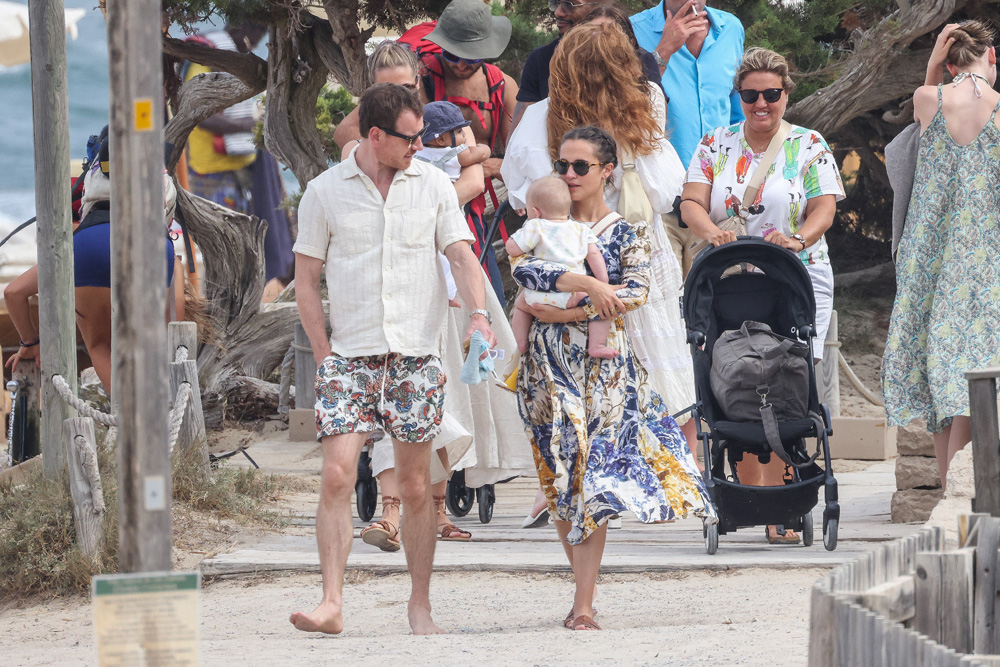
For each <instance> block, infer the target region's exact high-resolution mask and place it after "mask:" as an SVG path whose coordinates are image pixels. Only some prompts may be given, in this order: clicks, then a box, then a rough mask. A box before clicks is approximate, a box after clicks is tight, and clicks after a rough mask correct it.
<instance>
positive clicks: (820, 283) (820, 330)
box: [806, 264, 833, 359]
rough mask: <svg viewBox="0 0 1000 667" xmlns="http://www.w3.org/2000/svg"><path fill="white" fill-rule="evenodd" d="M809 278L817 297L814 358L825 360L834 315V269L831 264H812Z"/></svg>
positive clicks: (809, 269)
mask: <svg viewBox="0 0 1000 667" xmlns="http://www.w3.org/2000/svg"><path fill="white" fill-rule="evenodd" d="M806 271H808V272H809V278H810V279H811V280H812V285H813V294H814V295H815V297H816V338H814V339H813V356H814V357H815V358H817V359H822V358H823V348H824V347H826V345H825V344H824V342H825V341H826V332H827V331H829V330H830V315H831V313H833V267H831V266H830V265H829V264H811V265H809V266H806Z"/></svg>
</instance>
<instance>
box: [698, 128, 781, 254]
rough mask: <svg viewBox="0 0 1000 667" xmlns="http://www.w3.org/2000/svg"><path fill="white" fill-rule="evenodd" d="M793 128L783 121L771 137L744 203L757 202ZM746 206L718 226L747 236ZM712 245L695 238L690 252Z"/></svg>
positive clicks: (750, 183)
mask: <svg viewBox="0 0 1000 667" xmlns="http://www.w3.org/2000/svg"><path fill="white" fill-rule="evenodd" d="M791 130H792V126H791V125H789V124H788V122H787V121H784V120H783V121H781V126H780V127H779V128H778V131H777V132H775V133H774V136H773V137H771V141H770V143H768V144H767V150H766V151H764V155H763V157H761V159H760V164H758V165H757V168H756V169H755V170H754V172H753V176H751V177H750V182H749V183H747V189H746V191H745V192H744V193H743V201H747V202H750V205H751V206H752V205H753V203H754V202H755V201H756V200H757V195H758V194H759V193H760V186H761V185H763V184H764V178H765V177H766V176H767V172H768V170H770V169H771V165H772V164H773V163H774V158H776V157H777V156H778V151H780V150H781V145H782V144H783V143H785V139H787V138H788V133H789V132H791ZM743 210H744V206H743V203H742V202H740V203H739V204H737V207H736V214H735V215H731V216H729V217H728V218H726V219H725V220H723V221H722V222H720V223H718V224H717V225H716V226H717V227H718V228H719V229H721V230H722V231H724V232H728V231H733V232H736V236H746V233H747V220H746V216H745V215H744V214H743ZM709 245H711V242H710V241H708V240H706V239H702V238H695V240H694V241H693V242H692V243H691V245H690V246H688V252H690V253H692V254H694V255H697V254H698V253H699V252H701V251H702V250H704V249H705V248H707V247H708V246H709Z"/></svg>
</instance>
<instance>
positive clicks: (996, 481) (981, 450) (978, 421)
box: [965, 367, 1000, 517]
mask: <svg viewBox="0 0 1000 667" xmlns="http://www.w3.org/2000/svg"><path fill="white" fill-rule="evenodd" d="M998 377H1000V367H993V368H984V369H982V370H976V371H970V372H968V373H966V374H965V379H966V380H968V382H969V413H970V415H971V417H972V460H973V470H974V471H975V472H974V474H975V481H976V497H975V499H973V501H972V511H973V512H983V513H986V514H989V515H990V516H995V517H1000V432H998V431H1000V423H998V420H997V378H998Z"/></svg>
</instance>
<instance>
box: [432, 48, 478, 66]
mask: <svg viewBox="0 0 1000 667" xmlns="http://www.w3.org/2000/svg"><path fill="white" fill-rule="evenodd" d="M441 57H442V58H444V59H445V60H447V61H448V62H450V63H451V64H452V65H457V64H458V63H461V62H464V63H466V64H467V65H478V64H479V63H481V62H483V61H484V60H486V59H485V58H459V57H458V56H456V55H455V54H454V53H451V52H449V51H444V50H442V51H441Z"/></svg>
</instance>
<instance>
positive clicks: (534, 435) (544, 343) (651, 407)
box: [513, 214, 715, 545]
mask: <svg viewBox="0 0 1000 667" xmlns="http://www.w3.org/2000/svg"><path fill="white" fill-rule="evenodd" d="M614 215H615V216H616V217H617V214H614ZM606 220H607V219H605V221H606ZM600 224H601V222H599V223H596V225H600ZM596 225H595V226H596ZM648 233H649V230H648V228H647V226H646V225H645V224H640V225H635V226H631V225H629V224H628V223H627V222H625V220H624V219H621V218H620V217H619V218H618V220H617V222H614V223H613V224H611V225H610V226H609V227H607V229H605V230H604V231H603V232H602V233H601V234H600V235H599V239H600V240H601V242H602V245H603V249H604V261H605V262H606V263H607V267H608V278H609V283H610V284H612V285H622V288H621V289H619V290H618V297H619V298H620V299H621V300H622V302H623V303H624V304H625V306H626V308H627V309H629V310H631V309H634V308H638V307H640V306H642V305H643V304H644V303H645V301H646V294H647V291H648V289H649V280H650V272H649V238H648ZM563 272H564V269H561V268H559V267H557V266H555V265H552V264H545V263H544V262H540V261H538V260H536V259H533V258H525V259H523V260H522V261H520V262H519V263H518V264H517V265H516V266H515V268H514V271H513V274H514V279H515V280H516V281H517V282H518V283H519V284H520V285H522V286H523V287H525V288H528V289H535V290H540V291H557V290H556V287H555V283H556V281H557V280H558V278H559V276H560V275H562V273H563ZM587 308H588V313H589V314H590V315H591V316H593V315H594V311H593V307H592V306H590V305H589V304H588V306H587ZM608 344H609V346H611V347H613V348H615V349H616V350H618V352H619V355H618V356H617V357H615V358H614V359H596V358H591V357H589V356H587V325H586V322H573V323H568V324H550V323H544V322H539V321H537V320H536V321H535V322H534V323H533V324H532V327H531V330H530V332H529V334H528V353H527V354H525V355H523V356H522V357H521V367H520V372H519V375H518V387H517V388H518V409H519V410H520V413H521V418H522V419H523V420H524V422H525V425H526V429H527V430H528V437H529V438H530V440H531V445H532V449H533V451H534V455H535V463H536V465H537V469H538V478H539V481H540V483H541V486H542V490H543V491H544V492H545V495H546V497H547V498H548V502H549V511H550V512H552V514H553V516H555V517H556V518H558V519H560V520H563V521H568V522H570V523H571V524H572V528H571V530H570V533H569V535H568V537H567V538H566V541H567V542H568V543H569V544H574V545H575V544H580V543H581V542H582V541H583V540H584V539H586V538H587V536H589V535H590V534H591V533H592V532H593V531H594V530H596V529H597V528H598V527H599V526H600V525H601V524H602V523H604V522H605V521H607V520H608V519H609V518H610V517H612V516H614V515H616V514H620V513H622V512H624V511H632V512H634V513H635V514H636V516H637V517H638V518H639V520H640V521H643V522H646V523H651V522H655V521H663V520H666V519H673V518H675V517H684V516H687V514H688V513H689V512H691V511H694V512H696V513H698V514H705V515H708V516H715V510H714V508H713V507H712V504H711V500H710V499H709V498H708V495H707V493H706V491H705V487H704V484H703V483H702V478H701V474H700V473H699V472H698V467H697V464H696V463H695V461H694V458H693V457H692V456H691V453H690V451H689V450H688V447H687V443H686V441H685V439H684V435H683V434H682V433H681V431H680V429H679V428H678V426H677V422H675V421H674V419H673V418H672V417H671V416H670V414H669V412H668V411H667V406H666V405H665V404H664V402H663V400H662V399H661V398H660V396H659V395H658V394H656V393H655V392H654V391H653V390H652V389H651V388H650V386H649V384H648V382H647V375H646V371H645V369H643V367H642V365H641V364H639V363H638V361H637V360H636V358H635V356H634V354H633V353H632V349H631V347H630V346H629V342H628V338H627V337H626V335H625V333H624V327H623V325H622V320H621V318H619V319H618V320H617V321H616V323H615V325H614V326H613V327H612V330H611V335H610V336H609V337H608Z"/></svg>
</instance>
